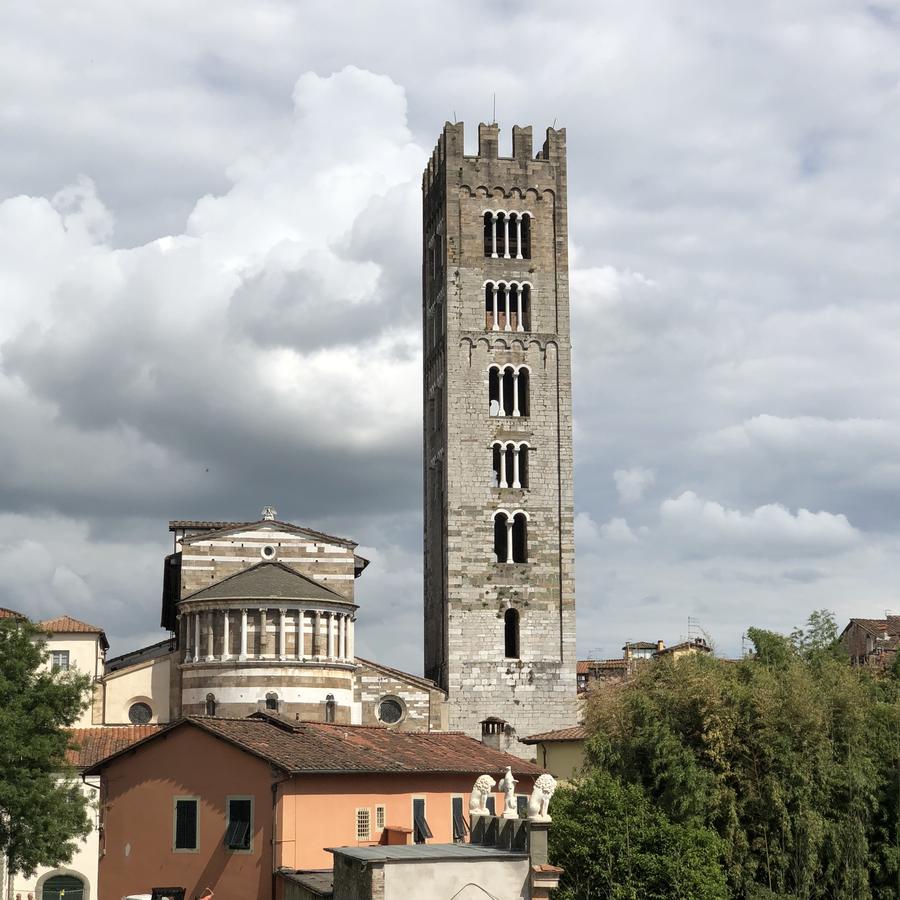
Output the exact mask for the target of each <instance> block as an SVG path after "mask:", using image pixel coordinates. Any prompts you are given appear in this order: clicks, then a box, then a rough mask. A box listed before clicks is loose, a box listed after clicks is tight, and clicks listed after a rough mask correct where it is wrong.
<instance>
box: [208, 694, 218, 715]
mask: <svg viewBox="0 0 900 900" xmlns="http://www.w3.org/2000/svg"><path fill="white" fill-rule="evenodd" d="M206 714H207V715H208V716H214V715H215V714H216V697H215V694H207V695H206Z"/></svg>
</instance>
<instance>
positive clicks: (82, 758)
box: [66, 725, 162, 769]
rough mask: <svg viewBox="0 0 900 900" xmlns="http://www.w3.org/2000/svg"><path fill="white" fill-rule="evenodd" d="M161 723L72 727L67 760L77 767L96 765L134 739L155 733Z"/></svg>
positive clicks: (127, 745) (130, 743) (125, 746)
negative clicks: (70, 744)
mask: <svg viewBox="0 0 900 900" xmlns="http://www.w3.org/2000/svg"><path fill="white" fill-rule="evenodd" d="M160 728H162V726H161V725H115V726H108V725H107V726H98V727H97V728H72V729H71V730H70V732H69V733H70V734H71V736H72V742H71V743H72V746H70V748H69V750H68V751H67V753H66V759H67V760H68V762H69V763H70V764H71V765H73V766H75V767H76V768H78V769H86V768H88V767H89V766H93V765H96V764H97V763H98V762H100V760H102V759H105V758H106V757H107V756H112V754H113V753H118V752H119V751H120V750H124V749H126V748H127V747H130V746H131V745H132V744H134V743H135V742H136V741H140V740H143V739H144V738H146V737H149V736H150V735H151V734H155V733H156V732H157V731H159V729H160Z"/></svg>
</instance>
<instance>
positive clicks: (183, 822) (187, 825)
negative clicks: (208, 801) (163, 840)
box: [174, 797, 200, 853]
mask: <svg viewBox="0 0 900 900" xmlns="http://www.w3.org/2000/svg"><path fill="white" fill-rule="evenodd" d="M199 807H200V801H199V799H198V798H197V797H176V798H175V811H174V816H175V835H174V838H175V840H174V845H175V852H176V853H178V852H182V853H196V851H197V850H198V849H199V841H198V825H199V815H200V810H199Z"/></svg>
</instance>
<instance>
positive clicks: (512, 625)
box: [503, 607, 519, 659]
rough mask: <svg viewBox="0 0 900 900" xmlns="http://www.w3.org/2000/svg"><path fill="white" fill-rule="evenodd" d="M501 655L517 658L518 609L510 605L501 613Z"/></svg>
mask: <svg viewBox="0 0 900 900" xmlns="http://www.w3.org/2000/svg"><path fill="white" fill-rule="evenodd" d="M503 647H504V650H503V655H504V656H505V657H506V658H507V659H518V658H519V611H518V610H517V609H513V608H512V607H510V608H509V609H508V610H507V611H506V612H505V613H504V615H503Z"/></svg>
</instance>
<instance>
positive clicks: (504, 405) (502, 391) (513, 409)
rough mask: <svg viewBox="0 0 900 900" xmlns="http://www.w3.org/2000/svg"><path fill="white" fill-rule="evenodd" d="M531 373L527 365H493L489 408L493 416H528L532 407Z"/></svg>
mask: <svg viewBox="0 0 900 900" xmlns="http://www.w3.org/2000/svg"><path fill="white" fill-rule="evenodd" d="M530 380H531V378H530V373H529V371H528V368H527V367H526V366H519V367H516V366H491V367H490V369H489V370H488V410H489V414H490V415H492V416H513V417H515V416H527V415H528V414H529V412H530V409H531V398H530Z"/></svg>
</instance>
